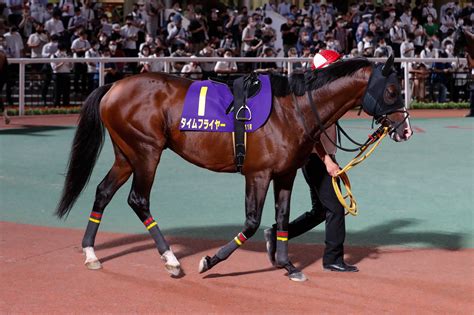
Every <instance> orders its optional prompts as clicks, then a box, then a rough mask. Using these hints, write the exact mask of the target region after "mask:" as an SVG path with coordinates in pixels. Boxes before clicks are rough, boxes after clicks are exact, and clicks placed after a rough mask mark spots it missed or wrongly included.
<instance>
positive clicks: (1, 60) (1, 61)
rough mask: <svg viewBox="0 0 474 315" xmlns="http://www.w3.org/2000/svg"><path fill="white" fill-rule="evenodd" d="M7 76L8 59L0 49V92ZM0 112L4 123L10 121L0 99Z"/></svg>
mask: <svg viewBox="0 0 474 315" xmlns="http://www.w3.org/2000/svg"><path fill="white" fill-rule="evenodd" d="M7 78H8V60H7V55H6V54H5V53H4V52H3V51H0V92H1V91H2V90H3V86H4V85H5V83H6V82H7ZM0 112H2V113H3V119H4V121H5V124H7V125H8V124H9V123H10V117H8V113H7V109H6V108H5V106H4V105H3V101H2V100H1V99H0Z"/></svg>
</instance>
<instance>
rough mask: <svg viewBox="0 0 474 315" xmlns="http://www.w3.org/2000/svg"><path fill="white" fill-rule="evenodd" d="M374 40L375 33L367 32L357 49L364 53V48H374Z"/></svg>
mask: <svg viewBox="0 0 474 315" xmlns="http://www.w3.org/2000/svg"><path fill="white" fill-rule="evenodd" d="M373 40H374V33H372V32H367V34H365V36H364V38H363V39H362V41H360V42H359V43H358V44H357V51H358V52H359V54H361V55H362V54H363V53H364V50H366V49H369V48H373V46H374V45H373Z"/></svg>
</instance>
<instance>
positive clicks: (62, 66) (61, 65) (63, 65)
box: [51, 50, 72, 73]
mask: <svg viewBox="0 0 474 315" xmlns="http://www.w3.org/2000/svg"><path fill="white" fill-rule="evenodd" d="M67 57H68V55H67V53H65V52H60V51H59V50H58V51H57V52H56V53H54V55H52V56H51V59H54V58H67ZM51 68H53V72H54V73H70V72H71V69H72V65H71V63H69V62H51Z"/></svg>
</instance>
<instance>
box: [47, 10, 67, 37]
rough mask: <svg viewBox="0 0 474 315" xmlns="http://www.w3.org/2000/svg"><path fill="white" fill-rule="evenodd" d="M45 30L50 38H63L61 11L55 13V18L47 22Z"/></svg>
mask: <svg viewBox="0 0 474 315" xmlns="http://www.w3.org/2000/svg"><path fill="white" fill-rule="evenodd" d="M44 29H45V30H46V32H48V34H49V35H50V36H52V35H59V36H62V35H63V32H64V24H63V22H62V21H61V13H60V12H59V11H54V12H53V17H52V18H51V19H49V20H48V21H46V23H45V24H44Z"/></svg>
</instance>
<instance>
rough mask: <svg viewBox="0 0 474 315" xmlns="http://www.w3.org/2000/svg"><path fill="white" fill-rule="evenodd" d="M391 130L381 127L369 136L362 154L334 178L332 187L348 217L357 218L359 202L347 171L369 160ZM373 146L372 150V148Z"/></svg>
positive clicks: (361, 150) (361, 151) (362, 148)
mask: <svg viewBox="0 0 474 315" xmlns="http://www.w3.org/2000/svg"><path fill="white" fill-rule="evenodd" d="M389 130H390V128H389V127H386V126H380V127H379V128H378V129H377V130H376V131H375V132H374V133H373V134H372V135H370V136H369V138H368V140H367V141H366V144H365V145H364V146H362V147H361V148H360V152H359V153H358V154H357V155H356V156H355V157H354V158H353V159H352V160H351V161H350V162H349V163H347V165H346V166H344V167H343V168H342V169H341V170H339V172H337V174H336V176H334V177H333V178H332V186H333V188H334V191H335V193H336V196H337V199H338V200H339V202H340V203H341V205H342V206H343V207H344V208H345V209H346V215H347V214H349V213H350V214H352V215H354V216H355V215H357V213H358V210H357V202H356V200H355V198H354V196H353V195H352V190H351V182H350V181H349V177H348V176H347V171H349V170H350V169H351V168H353V167H354V166H356V165H358V164H360V163H362V161H364V160H365V159H366V158H368V157H369V156H370V155H371V154H372V153H373V152H374V150H375V148H377V146H378V145H379V144H380V141H382V139H383V138H385V136H386V135H387V134H389ZM372 145H373V146H372ZM371 146H372V148H370V147H371ZM369 148H370V150H369V152H367V153H366V154H364V152H365V151H367V150H368V149H369ZM363 154H364V155H363ZM338 178H340V179H341V181H342V184H343V185H344V188H345V190H346V195H344V196H343V195H342V192H341V188H340V187H339V185H338V182H337V179H338ZM347 198H349V200H350V203H349V204H347V202H346V199H347Z"/></svg>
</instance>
